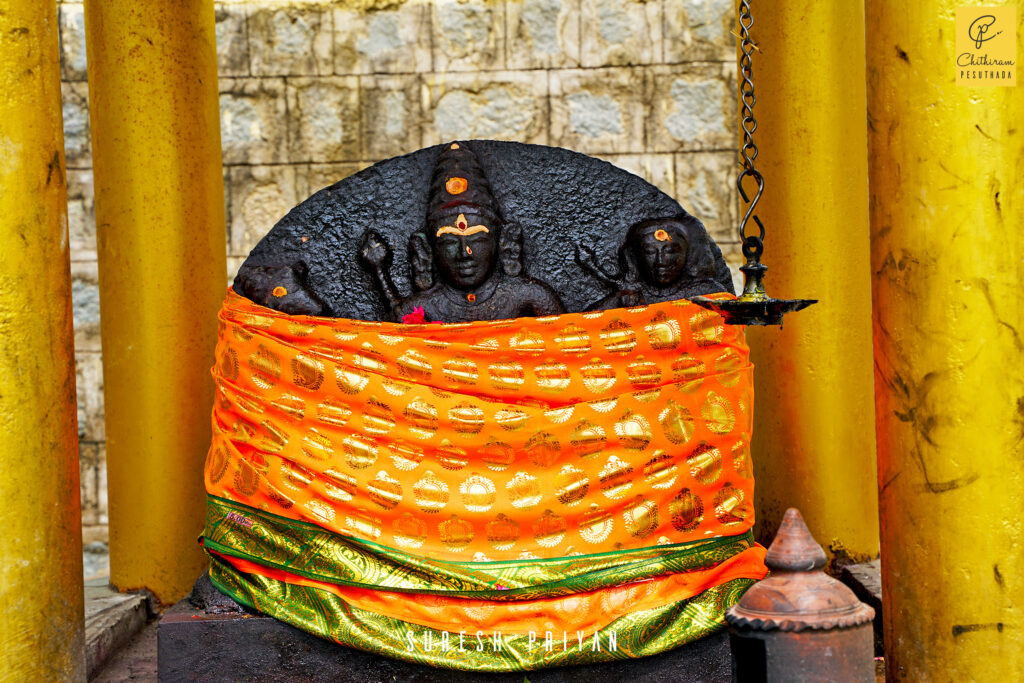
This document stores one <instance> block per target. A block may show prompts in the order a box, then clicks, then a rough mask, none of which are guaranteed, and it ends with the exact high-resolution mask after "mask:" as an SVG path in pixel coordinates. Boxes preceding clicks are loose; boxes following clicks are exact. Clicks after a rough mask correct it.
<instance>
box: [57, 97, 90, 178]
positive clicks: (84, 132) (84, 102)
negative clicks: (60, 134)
mask: <svg viewBox="0 0 1024 683" xmlns="http://www.w3.org/2000/svg"><path fill="white" fill-rule="evenodd" d="M60 92H61V99H62V100H63V102H62V109H63V114H64V157H65V162H64V164H65V166H67V167H68V168H89V167H90V166H92V145H91V144H90V141H89V85H88V84H87V83H86V82H85V81H81V82H74V83H61V84H60Z"/></svg>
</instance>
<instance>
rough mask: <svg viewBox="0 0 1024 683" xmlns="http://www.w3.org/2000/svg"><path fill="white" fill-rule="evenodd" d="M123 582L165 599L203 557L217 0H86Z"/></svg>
mask: <svg viewBox="0 0 1024 683" xmlns="http://www.w3.org/2000/svg"><path fill="white" fill-rule="evenodd" d="M85 27H86V47H87V51H88V63H89V109H90V121H91V126H92V140H93V165H94V174H95V175H94V177H95V183H96V223H97V226H98V235H97V242H98V251H99V281H100V310H101V322H100V328H101V333H102V340H103V382H104V396H105V403H106V434H107V481H108V491H109V493H108V495H109V510H110V565H111V582H112V583H113V584H114V585H115V586H117V587H118V588H119V589H121V590H132V589H142V588H145V589H149V590H150V591H152V592H153V593H154V594H155V595H156V597H157V598H158V599H159V600H160V601H161V602H165V603H167V602H171V601H174V600H177V599H178V598H180V597H182V596H183V595H184V594H185V593H187V592H188V590H189V588H190V587H191V585H192V583H193V581H194V580H195V579H196V578H197V577H198V576H199V574H200V573H202V571H203V568H204V567H205V560H204V556H203V554H202V552H201V551H200V549H199V548H198V547H197V545H196V537H197V536H198V534H199V533H200V532H201V530H202V527H203V514H204V503H203V501H204V493H203V477H202V468H203V459H204V457H205V454H206V450H207V448H208V446H209V440H210V409H211V406H212V399H213V384H212V381H211V379H210V372H209V369H210V367H211V366H212V364H213V346H214V342H215V338H216V333H217V310H218V308H219V305H220V302H221V301H222V300H223V297H224V292H225V277H226V276H225V238H224V203H223V202H224V195H223V181H222V177H221V151H220V126H219V120H218V109H217V107H218V105H217V62H216V51H215V42H214V13H213V0H150V1H148V2H138V1H137V0H88V1H87V2H86V3H85Z"/></svg>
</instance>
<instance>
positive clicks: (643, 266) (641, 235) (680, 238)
mask: <svg viewBox="0 0 1024 683" xmlns="http://www.w3.org/2000/svg"><path fill="white" fill-rule="evenodd" d="M630 246H631V248H632V250H633V256H634V258H635V259H636V264H637V268H638V269H639V270H640V275H641V277H643V278H644V279H645V280H647V281H648V282H650V283H651V284H653V285H656V286H658V287H667V286H669V285H671V284H672V283H674V282H675V281H676V280H678V279H679V277H680V275H682V274H683V269H684V268H685V267H686V257H687V254H688V252H689V244H688V243H687V241H686V234H685V233H684V232H683V230H682V228H681V227H680V226H679V225H678V224H677V223H675V222H674V221H665V222H660V223H655V224H653V225H645V226H644V227H642V228H640V229H639V230H638V231H637V232H636V233H635V234H634V236H633V239H632V240H631V245H630Z"/></svg>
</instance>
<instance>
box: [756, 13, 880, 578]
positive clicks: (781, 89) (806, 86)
mask: <svg viewBox="0 0 1024 683" xmlns="http://www.w3.org/2000/svg"><path fill="white" fill-rule="evenodd" d="M752 4H753V14H754V24H753V30H752V36H753V38H754V40H755V41H756V43H757V44H758V46H759V47H760V51H757V52H755V53H754V80H755V83H756V93H757V104H756V106H755V107H754V115H755V117H756V118H757V121H758V129H757V132H756V133H755V141H756V143H757V145H758V147H759V148H760V155H759V156H758V157H757V160H756V164H757V166H758V168H759V169H760V170H761V171H762V172H763V173H764V177H765V181H766V183H767V184H766V188H765V194H764V197H763V198H762V201H761V204H760V205H759V207H758V212H759V214H760V215H761V217H762V219H763V221H764V223H765V227H766V229H767V238H766V240H765V256H764V260H765V263H766V264H767V265H768V274H767V278H766V287H767V289H768V293H769V294H771V295H772V296H775V297H779V298H808V299H819V300H820V303H818V304H815V305H814V306H812V307H810V308H808V309H806V310H804V311H801V312H799V313H794V314H792V315H788V316H786V319H785V326H784V328H783V329H782V330H781V331H780V330H779V329H778V328H761V329H758V328H750V329H749V331H748V335H747V336H748V340H749V341H750V345H751V349H752V355H753V361H754V365H755V368H756V370H755V372H754V377H755V383H756V389H755V395H756V397H757V405H756V409H755V410H754V439H753V444H752V447H753V457H754V467H755V476H756V480H757V489H756V495H755V499H756V505H757V516H758V520H759V521H758V536H759V539H760V540H761V541H762V542H764V541H766V540H770V539H771V537H772V536H773V534H774V533H775V530H776V528H777V527H778V524H779V522H780V521H781V520H782V515H783V514H784V513H785V511H786V509H787V508H788V507H791V506H795V507H798V508H799V509H800V511H801V513H803V515H804V517H805V519H806V520H807V526H808V527H809V528H810V530H811V532H812V533H813V534H814V537H815V538H817V539H818V540H819V541H821V543H822V545H823V546H825V547H826V549H827V550H828V551H829V554H830V555H831V556H832V557H833V558H835V557H837V556H838V557H849V558H853V559H857V560H863V559H867V558H872V557H874V556H875V555H876V554H877V553H878V515H877V492H876V484H875V440H874V405H873V398H872V392H873V388H872V381H873V377H872V369H871V284H870V283H871V279H870V278H871V276H870V270H869V245H868V191H867V141H866V130H865V122H864V118H865V114H864V112H865V85H864V12H863V9H864V8H863V4H862V2H859V1H858V0H843V1H842V2H832V1H830V2H822V1H821V0H786V1H785V2H778V3H765V2H754V3H752ZM751 227H753V225H751Z"/></svg>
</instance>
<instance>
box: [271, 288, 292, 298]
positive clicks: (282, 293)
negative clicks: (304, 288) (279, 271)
mask: <svg viewBox="0 0 1024 683" xmlns="http://www.w3.org/2000/svg"><path fill="white" fill-rule="evenodd" d="M271 294H273V295H274V296H285V295H286V294H288V290H287V289H285V288H284V287H280V286H278V287H274V291H273V292H271Z"/></svg>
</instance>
